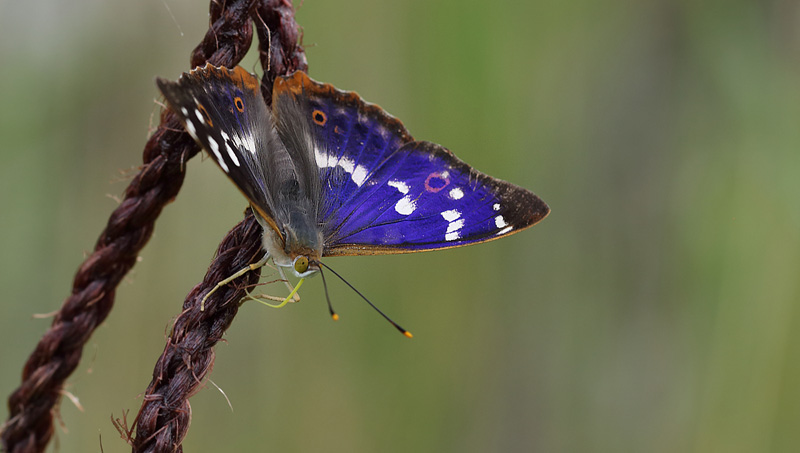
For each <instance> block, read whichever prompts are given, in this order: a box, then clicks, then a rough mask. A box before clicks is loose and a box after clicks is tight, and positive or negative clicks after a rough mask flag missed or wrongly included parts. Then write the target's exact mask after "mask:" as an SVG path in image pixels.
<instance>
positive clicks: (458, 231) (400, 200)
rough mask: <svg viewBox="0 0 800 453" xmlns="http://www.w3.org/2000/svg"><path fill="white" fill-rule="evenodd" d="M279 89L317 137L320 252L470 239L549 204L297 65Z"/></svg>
mask: <svg viewBox="0 0 800 453" xmlns="http://www.w3.org/2000/svg"><path fill="white" fill-rule="evenodd" d="M287 92H291V93H292V94H293V96H294V97H295V98H296V99H298V102H299V103H300V104H303V105H305V115H306V121H307V122H308V124H309V125H310V127H311V130H312V131H313V133H314V134H315V137H316V139H315V141H314V143H315V145H313V153H314V158H315V160H316V163H317V166H318V167H319V179H320V183H321V184H320V191H321V194H320V201H319V208H318V222H319V223H320V225H321V228H322V231H323V233H324V254H325V255H327V256H331V255H356V254H383V253H407V252H416V251H423V250H433V249H439V248H447V247H456V246H460V245H468V244H473V243H478V242H483V241H488V240H492V239H496V238H499V237H502V236H505V235H508V234H512V233H514V232H517V231H520V230H522V229H524V228H527V227H529V226H531V225H533V224H535V223H536V222H538V221H539V220H541V219H543V218H544V217H545V216H546V215H547V213H548V212H549V208H548V207H547V205H546V204H545V203H544V202H543V201H542V200H541V199H539V197H537V196H536V195H534V194H533V193H531V192H529V191H527V190H525V189H523V188H520V187H518V186H515V185H513V184H510V183H507V182H505V181H501V180H498V179H495V178H492V177H489V176H487V175H484V174H482V173H480V172H478V171H476V170H474V169H473V168H472V167H470V166H469V165H467V164H466V163H464V162H462V161H461V160H459V159H458V158H456V157H455V156H454V155H453V154H452V153H451V152H450V151H448V150H447V149H445V148H443V147H441V146H439V145H436V144H433V143H429V142H415V141H413V138H412V137H411V135H410V134H409V133H408V132H407V131H406V130H405V128H404V127H403V125H402V123H400V121H399V120H397V119H395V118H394V117H392V116H390V115H388V114H387V113H386V112H384V111H383V110H382V109H380V108H379V107H377V106H376V105H373V104H369V103H366V102H364V101H363V100H361V98H360V97H358V95H356V94H355V93H346V92H341V91H339V90H336V89H335V88H333V87H332V86H331V85H325V84H320V83H317V82H315V81H313V80H311V79H309V78H308V76H306V75H305V74H303V73H295V74H294V75H292V76H290V77H288V78H285V79H279V80H278V81H277V82H276V84H275V90H274V94H275V98H278V97H279V96H280V94H281V93H287ZM275 113H276V115H279V114H280V113H279V112H278V111H276V112H275ZM308 152H309V153H311V152H312V150H309V151H308Z"/></svg>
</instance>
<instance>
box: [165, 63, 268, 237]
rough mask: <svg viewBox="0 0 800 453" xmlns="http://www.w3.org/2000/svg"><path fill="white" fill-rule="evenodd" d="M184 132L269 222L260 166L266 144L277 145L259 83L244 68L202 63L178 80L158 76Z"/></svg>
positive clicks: (265, 179)
mask: <svg viewBox="0 0 800 453" xmlns="http://www.w3.org/2000/svg"><path fill="white" fill-rule="evenodd" d="M157 84H158V87H159V89H160V90H161V92H162V93H163V94H164V97H165V98H166V100H167V102H168V103H169V105H170V107H171V108H172V109H173V110H174V111H175V112H176V113H177V114H178V115H179V116H180V118H181V121H182V122H183V124H184V126H185V128H186V130H187V132H189V134H190V135H192V137H193V138H194V139H195V140H196V141H197V142H198V143H199V144H200V145H201V146H202V147H203V148H204V149H205V150H206V151H207V152H208V153H209V155H211V157H212V158H213V159H214V160H215V161H216V162H217V164H218V165H219V166H220V168H222V170H223V171H224V172H225V173H226V174H227V175H228V177H230V179H231V180H232V181H233V182H234V183H235V184H236V186H237V187H238V188H239V189H240V190H241V191H242V192H243V193H244V195H245V196H246V197H247V198H248V200H249V201H250V202H251V204H252V205H253V206H254V207H255V208H256V209H257V210H258V211H259V213H260V214H261V216H262V217H264V218H265V220H267V221H268V222H269V223H270V224H271V225H273V224H274V221H273V220H272V218H273V217H274V212H275V206H274V201H273V199H272V197H271V196H270V188H269V183H270V181H269V178H268V177H267V175H265V171H266V169H267V168H269V162H265V161H264V160H265V159H268V158H269V156H270V153H269V152H266V150H268V149H272V148H279V144H277V137H276V136H275V134H274V132H273V128H272V117H271V113H270V112H269V110H268V109H267V106H266V104H265V103H264V100H263V99H262V98H261V95H260V92H259V82H258V79H256V78H255V77H254V76H252V75H251V74H249V73H248V72H247V71H245V70H244V69H242V68H240V67H237V68H236V69H234V70H229V69H226V68H215V67H213V66H211V65H207V66H206V67H204V68H197V69H195V70H193V71H191V72H190V73H188V74H184V75H183V76H181V78H180V79H179V80H178V81H177V82H170V81H167V80H164V79H158V80H157Z"/></svg>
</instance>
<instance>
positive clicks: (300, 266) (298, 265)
mask: <svg viewBox="0 0 800 453" xmlns="http://www.w3.org/2000/svg"><path fill="white" fill-rule="evenodd" d="M294 270H296V271H297V272H298V273H299V274H302V273H303V272H305V271H307V270H308V258H306V257H305V256H298V257H297V258H296V259H295V260H294Z"/></svg>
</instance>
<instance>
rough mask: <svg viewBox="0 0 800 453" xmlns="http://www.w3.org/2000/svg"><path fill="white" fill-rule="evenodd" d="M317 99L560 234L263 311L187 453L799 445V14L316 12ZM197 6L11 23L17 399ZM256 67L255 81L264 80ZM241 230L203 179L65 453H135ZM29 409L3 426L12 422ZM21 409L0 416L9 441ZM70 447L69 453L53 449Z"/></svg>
mask: <svg viewBox="0 0 800 453" xmlns="http://www.w3.org/2000/svg"><path fill="white" fill-rule="evenodd" d="M297 17H298V21H299V23H300V24H301V25H302V26H303V27H304V31H305V38H304V43H305V44H306V45H308V46H309V47H308V49H307V55H308V60H309V66H310V74H311V75H312V76H313V77H314V78H316V79H318V80H321V81H325V82H329V83H332V84H334V85H336V86H338V87H340V88H342V89H349V90H356V91H358V92H359V93H360V94H361V95H362V96H363V97H364V98H365V99H367V100H369V101H372V102H376V103H378V104H380V105H381V106H382V107H384V108H385V109H386V110H388V111H389V112H391V113H392V114H394V115H395V116H397V117H399V118H401V119H402V120H403V121H404V122H405V124H406V126H407V127H408V129H409V130H410V131H411V132H412V133H413V134H414V135H415V137H417V138H420V139H426V140H431V141H435V142H438V143H441V144H443V145H445V146H447V147H449V148H450V149H452V150H453V151H455V152H456V154H458V156H459V157H461V158H462V159H464V160H465V161H467V162H469V163H470V164H472V165H474V166H475V167H476V168H478V169H480V170H482V171H484V172H486V173H489V174H491V175H493V176H497V177H500V178H502V179H506V180H509V181H512V182H514V183H517V184H520V185H522V186H524V187H527V188H529V189H531V190H533V191H534V192H536V193H537V194H539V195H540V196H541V197H542V198H543V199H544V200H546V201H547V202H548V203H549V204H550V206H551V207H552V209H553V212H552V214H551V216H550V217H549V218H547V219H546V220H545V221H544V222H542V223H541V224H540V225H537V226H536V227H534V228H532V229H531V230H529V231H526V232H524V233H521V234H519V235H515V236H513V237H511V238H508V239H505V240H502V241H497V242H493V243H490V244H484V245H479V246H475V247H468V248H462V249H457V250H450V251H442V252H436V253H424V254H419V255H406V256H389V257H354V258H336V259H332V260H331V261H330V262H331V264H332V265H334V266H335V268H336V269H337V270H338V271H339V272H340V273H342V274H343V275H345V276H346V277H347V278H348V279H349V280H350V281H351V282H352V283H353V284H354V285H355V286H356V287H357V288H359V289H360V290H361V291H362V292H363V293H365V294H367V295H368V296H369V297H370V298H371V299H372V300H373V301H375V302H376V303H377V304H378V305H379V306H380V307H381V308H383V309H384V310H385V311H386V312H387V313H389V314H390V315H391V316H392V317H394V319H395V320H396V321H398V322H399V323H400V324H402V325H404V326H405V327H407V328H408V329H409V330H411V331H412V332H413V333H414V334H415V338H414V339H413V340H407V339H405V338H404V337H402V336H401V335H399V334H397V332H395V331H394V329H392V328H391V327H390V326H389V325H388V324H387V323H385V322H384V321H383V320H381V319H380V318H379V316H378V315H377V314H376V313H374V312H373V311H372V310H370V309H369V308H368V307H367V306H366V305H365V304H363V303H362V302H360V301H359V300H357V298H356V296H355V295H354V294H353V293H352V292H351V291H350V290H349V289H347V288H346V287H345V286H344V285H343V284H341V283H337V282H333V283H332V284H331V293H332V297H333V300H334V303H335V306H336V308H337V310H338V311H339V313H340V315H341V317H342V319H341V320H340V321H339V322H338V323H334V322H332V321H331V320H330V319H329V318H328V316H327V311H326V308H325V303H324V296H323V293H322V285H321V283H322V282H321V280H319V279H314V280H313V281H311V282H309V283H308V284H306V285H304V287H303V290H302V292H301V293H302V296H303V302H302V303H300V304H296V305H293V306H290V307H288V308H285V309H282V310H271V309H267V308H264V307H262V306H259V305H258V304H254V303H249V304H246V305H245V306H244V307H243V309H242V311H241V312H240V315H239V317H238V318H237V320H236V322H235V323H234V324H233V326H232V327H231V328H230V330H229V331H228V334H227V342H226V343H223V344H220V346H219V347H218V348H217V360H216V365H215V368H214V371H213V373H212V374H211V379H212V380H213V381H214V383H216V385H218V386H219V387H221V388H222V389H223V390H224V391H225V393H226V394H227V397H228V398H229V399H230V401H231V404H232V406H233V412H232V411H231V409H230V408H229V407H228V403H227V402H226V399H225V397H223V395H222V394H221V393H220V392H219V391H217V390H216V389H215V388H214V386H213V385H210V384H209V385H208V386H207V389H206V390H204V391H202V392H201V393H200V394H198V395H196V396H195V397H194V398H192V400H191V404H192V414H193V415H192V426H191V429H190V431H189V435H188V438H187V439H186V441H185V444H184V445H185V448H186V451H202V452H210V451H297V452H377V451H381V452H418V451H419V452H439V451H469V452H489V451H508V452H511V451H513V452H518V451H519V452H522V451H548V452H588V451H591V452H620V451H630V452H645V451H646V452H677V451H695V452H712V451H720V452H722V451H724V452H766V451H776V452H780V451H787V452H788V451H797V448H798V445H800V431H799V430H798V429H797V426H798V424H800V329H798V327H800V326H799V324H800V313H798V310H797V303H798V301H799V300H800V294H798V292H799V290H800V285H799V284H798V281H799V280H800V279H799V278H798V277H800V153H799V152H798V150H800V128H799V127H798V125H800V123H799V121H800V4H799V3H798V2H796V1H780V0H774V1H742V0H724V1H723V0H717V1H706V2H694V1H667V0H663V1H647V2H634V1H622V0H607V1H604V2H596V1H593V0H573V1H565V2H559V1H552V0H549V1H538V2H517V1H509V0H503V1H495V2H479V1H464V0H451V1H435V2H431V1H422V0H412V1H403V2H389V1H386V2H375V1H371V0H352V1H346V2H345V1H335V2H334V1H329V0H326V1H321V0H306V1H305V2H304V4H303V5H302V6H301V7H300V8H299V11H298V14H297ZM207 20H208V15H207V4H206V3H205V2H202V1H195V2H189V1H182V0H143V1H138V2H123V1H116V0H111V1H100V0H77V1H72V2H60V1H56V0H49V1H39V2H13V1H10V0H2V1H0V57H2V61H3V62H4V64H3V67H2V69H0V105H2V109H0V143H1V144H0V152H1V153H2V165H0V221H1V222H2V235H0V249H1V250H2V253H1V254H0V287H2V291H3V296H4V297H3V299H4V300H3V302H2V305H0V359H1V363H2V371H1V372H0V394H2V396H3V399H5V397H6V395H7V394H9V393H10V392H11V391H12V390H13V389H14V388H16V386H17V385H18V384H19V376H20V370H21V368H22V365H23V363H24V361H25V358H26V357H27V355H28V354H29V353H30V352H31V351H32V350H33V347H34V345H35V344H36V342H37V341H38V339H39V338H40V336H41V334H42V333H43V332H44V331H45V330H46V328H47V326H48V325H49V323H50V321H49V320H42V319H33V317H32V315H33V314H35V313H48V312H52V311H54V310H56V309H57V308H58V307H59V306H60V303H61V301H62V300H63V299H64V298H65V296H66V295H67V293H68V291H69V288H70V284H71V278H72V276H73V274H74V272H75V270H76V268H77V266H78V265H79V264H80V263H81V261H82V259H83V257H84V253H85V252H86V251H88V250H91V248H92V247H93V245H94V242H95V240H96V237H97V235H98V233H99V232H100V230H101V229H102V227H103V226H104V224H105V221H106V219H107V217H108V215H109V213H110V212H111V211H112V210H113V209H114V207H115V206H116V203H117V202H116V201H115V199H114V198H115V197H117V196H119V195H120V194H121V192H122V191H123V190H124V188H125V186H126V185H127V181H128V180H129V178H130V176H131V175H132V174H133V173H134V172H135V167H136V166H137V165H139V164H140V162H141V157H140V155H141V150H142V147H143V145H144V143H145V140H146V139H147V136H148V131H149V130H150V127H152V126H154V125H155V124H157V121H158V111H159V107H158V105H157V104H156V102H155V101H154V100H155V99H156V98H157V91H156V87H155V84H154V78H155V77H156V76H162V77H167V78H172V79H174V78H176V77H177V76H178V75H179V73H180V72H181V71H184V70H187V69H188V60H189V57H188V56H189V53H190V51H191V49H192V48H193V47H194V46H195V45H196V43H198V42H199V40H200V39H201V38H202V36H203V33H204V32H205V30H206V26H207ZM255 61H256V60H255V57H254V55H252V54H251V55H250V56H249V57H248V59H247V60H246V62H245V64H244V66H245V67H246V68H248V69H250V70H255V69H256V68H257V64H256V63H255ZM245 205H246V203H245V202H244V200H243V199H242V198H241V196H240V195H239V193H238V192H237V190H236V189H235V188H234V187H233V185H232V184H230V183H229V182H228V181H227V180H226V179H225V178H224V176H223V174H222V173H221V172H220V171H219V170H218V169H217V168H216V166H215V165H214V164H213V162H211V161H210V160H209V159H207V158H206V159H193V160H192V161H191V162H190V163H189V164H188V176H187V179H186V183H185V185H184V188H183V190H182V192H181V193H180V195H179V196H178V198H177V199H176V201H175V202H174V203H173V204H171V205H169V206H168V207H167V209H166V210H165V211H164V213H163V214H162V216H161V218H160V219H159V221H158V223H157V228H156V232H155V235H154V237H153V239H152V240H151V242H150V243H149V245H148V246H147V247H146V249H145V250H144V251H143V253H142V256H141V262H139V263H138V264H137V266H136V267H135V268H134V270H133V272H132V273H131V274H130V275H129V276H128V278H127V279H126V280H125V281H124V282H123V283H122V285H121V286H120V288H119V290H118V292H117V294H118V297H117V303H116V306H115V309H114V310H113V311H112V312H111V315H110V316H109V318H108V320H107V321H106V322H105V324H104V325H102V326H101V327H100V328H99V329H98V331H97V332H96V334H95V335H94V336H93V337H92V339H91V341H90V343H89V344H88V346H87V348H86V349H85V351H84V359H83V363H82V365H81V367H80V368H79V369H78V370H77V371H76V373H75V374H74V375H73V376H72V377H71V378H70V379H69V386H68V390H69V391H70V392H72V393H73V394H75V395H76V396H77V397H78V398H79V399H80V401H81V404H82V406H83V408H84V412H81V411H79V410H78V409H76V407H75V406H74V405H73V404H72V403H70V402H68V401H66V400H65V401H64V402H63V404H62V405H61V416H62V418H63V424H64V426H63V427H58V428H57V431H58V434H57V440H56V442H54V443H53V445H55V444H58V446H59V450H58V451H63V452H78V451H80V452H84V451H100V440H99V436H101V437H102V445H103V448H104V451H106V452H109V451H127V450H129V448H128V447H127V446H126V445H125V444H124V443H123V442H122V441H121V440H120V439H119V436H118V434H117V432H116V430H115V429H114V428H113V427H112V425H111V423H110V421H109V416H110V415H112V414H113V415H114V416H115V417H120V416H121V415H122V413H123V411H124V410H127V409H130V410H131V414H130V418H131V419H132V418H133V416H134V415H135V413H136V412H137V411H138V408H139V405H140V404H141V396H140V394H141V392H143V391H144V389H145V387H146V386H147V384H148V382H149V381H150V376H151V373H152V369H153V365H154V362H155V360H156V358H157V357H158V355H159V354H160V352H161V350H162V349H163V346H164V340H165V335H166V332H167V330H168V329H169V326H170V324H171V321H172V319H173V317H175V316H176V315H177V314H178V313H179V311H180V306H181V303H182V300H183V297H184V296H185V294H186V293H187V292H188V291H189V289H190V288H191V287H192V286H193V285H194V284H195V283H196V282H197V281H199V279H200V278H201V277H202V276H203V273H204V271H205V269H206V267H207V264H208V262H209V260H210V258H211V256H212V253H213V251H214V250H215V248H216V246H217V243H218V242H219V240H220V239H221V238H222V236H223V234H224V233H225V232H226V231H227V230H228V229H229V228H230V227H231V226H233V225H234V224H235V223H236V222H238V221H239V220H240V219H241V217H242V211H243V209H244V207H245ZM4 406H5V405H3V407H4ZM6 414H7V412H5V407H4V408H3V412H2V413H0V416H2V418H3V419H5V418H6ZM51 449H52V447H51Z"/></svg>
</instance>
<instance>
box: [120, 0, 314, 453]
mask: <svg viewBox="0 0 800 453" xmlns="http://www.w3.org/2000/svg"><path fill="white" fill-rule="evenodd" d="M213 5H214V4H213V2H212V8H213ZM253 19H254V22H255V24H256V30H257V33H258V37H259V52H260V56H261V62H262V66H264V78H263V79H262V93H263V94H264V97H265V100H266V101H267V103H268V105H269V104H271V93H272V82H273V81H274V80H275V77H277V76H279V75H288V74H291V73H292V72H294V71H296V70H303V71H305V70H306V68H307V65H306V59H305V53H304V52H303V49H302V47H300V46H299V44H298V41H299V31H298V26H297V24H296V23H295V20H294V9H293V8H292V4H291V2H290V1H288V0H263V1H260V2H259V3H258V4H257V6H256V9H255V11H254V14H253ZM270 34H271V36H270ZM218 38H220V37H219V36H218ZM270 38H271V39H270ZM220 39H221V38H220ZM269 43H271V51H270V50H269V49H268V48H267V45H268V44H269ZM267 62H269V68H267V67H266V65H267ZM261 234H262V230H261V227H260V226H259V225H258V223H257V222H256V220H255V218H254V217H253V214H252V212H250V211H249V210H248V213H247V215H246V216H245V219H244V220H243V221H242V222H241V223H239V224H238V225H237V226H235V227H234V228H233V229H232V230H231V231H230V232H229V233H228V235H227V236H226V237H225V238H224V239H223V240H222V243H221V244H220V246H219V248H218V250H217V256H216V258H215V259H214V261H213V262H212V263H211V266H210V267H209V269H208V272H207V273H206V275H205V277H204V278H203V281H202V282H200V283H199V284H198V285H197V286H195V287H194V288H193V289H192V291H191V292H190V293H189V294H188V295H187V296H186V300H185V301H184V304H183V312H182V313H181V314H180V315H179V316H178V318H177V319H176V320H175V324H174V326H173V328H172V332H171V333H170V336H169V338H168V340H167V344H166V346H165V347H164V352H163V353H162V355H161V357H160V358H159V359H158V361H157V362H156V366H155V369H154V370H153V380H152V381H151V382H150V385H149V386H148V387H147V390H146V391H145V394H144V401H143V402H142V407H141V409H140V411H139V414H138V415H137V417H136V421H135V427H136V433H135V435H131V436H130V437H131V439H130V441H131V444H132V446H133V451H134V452H135V453H143V452H182V451H183V448H182V446H181V442H182V441H183V439H184V437H185V436H186V433H187V432H188V430H189V421H190V414H191V408H190V406H189V398H190V397H191V396H192V395H194V394H195V393H197V392H198V391H200V390H201V388H202V386H203V380H204V378H205V376H206V375H207V374H208V373H209V371H211V368H212V366H213V363H214V350H213V347H214V346H215V345H216V343H217V342H218V341H219V340H220V339H221V338H222V335H223V334H224V333H225V330H227V328H228V327H229V326H230V324H231V323H232V322H233V318H234V317H235V316H236V313H237V312H238V310H239V304H238V301H239V300H240V299H241V298H242V297H243V296H244V294H245V293H244V288H246V287H248V286H250V285H253V284H255V283H256V282H257V281H258V278H259V273H258V272H248V273H247V274H245V275H244V276H242V277H240V278H239V279H237V280H236V281H235V282H233V283H232V284H230V285H226V286H225V287H223V288H220V289H219V290H217V291H216V292H214V294H212V295H211V296H210V297H209V298H208V299H207V300H206V301H205V310H204V311H200V299H201V298H202V297H203V296H204V295H205V294H206V293H208V292H209V291H210V290H211V289H213V288H214V287H215V286H216V284H217V282H219V281H221V280H224V279H225V278H227V277H228V276H230V275H232V274H234V273H235V272H236V271H238V270H239V269H241V268H243V267H245V266H247V265H248V264H251V263H253V262H255V261H257V260H258V259H259V258H261V256H262V255H263V253H264V252H263V250H262V248H261Z"/></svg>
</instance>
